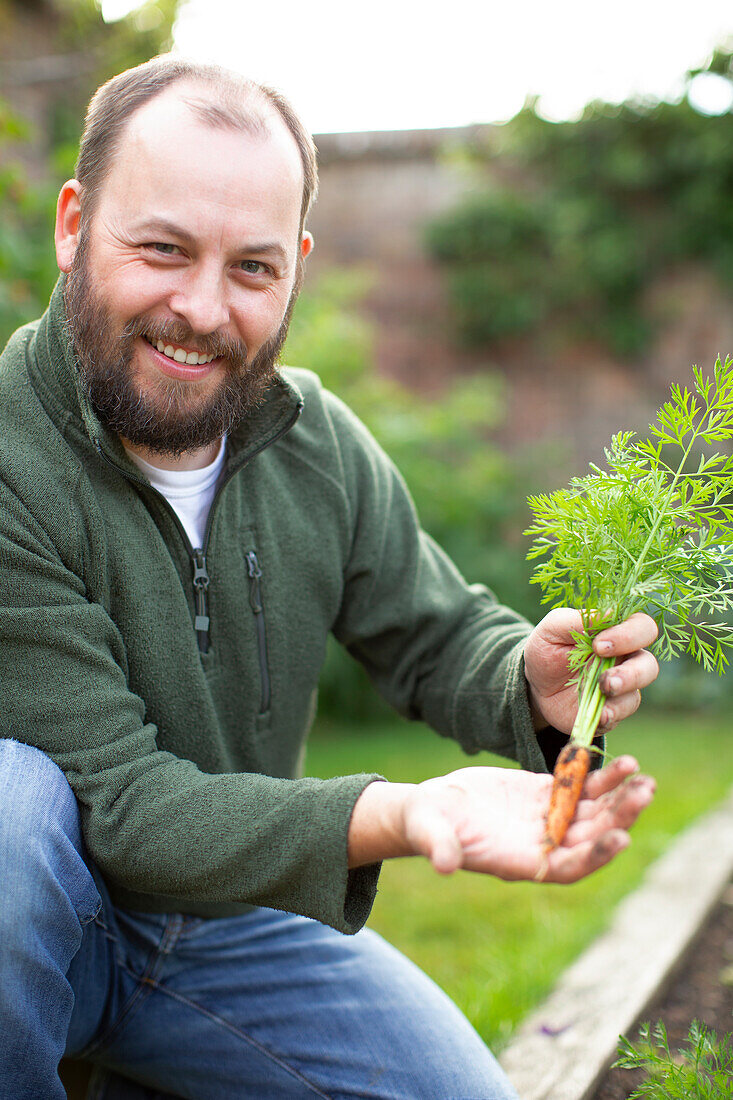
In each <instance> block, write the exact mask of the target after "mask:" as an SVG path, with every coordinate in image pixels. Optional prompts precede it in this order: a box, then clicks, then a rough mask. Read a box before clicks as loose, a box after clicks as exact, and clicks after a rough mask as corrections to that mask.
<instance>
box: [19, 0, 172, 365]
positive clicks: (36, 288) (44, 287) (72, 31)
mask: <svg viewBox="0 0 733 1100" xmlns="http://www.w3.org/2000/svg"><path fill="white" fill-rule="evenodd" d="M179 4H180V0H148V2H147V3H144V4H141V5H140V7H139V8H138V9H136V10H135V11H133V12H131V13H130V15H128V16H126V17H125V18H124V19H120V20H117V21H116V22H115V23H111V24H107V23H105V22H104V21H103V19H102V16H101V11H100V0H64V3H63V4H59V5H58V6H57V8H56V10H55V13H54V19H53V21H52V22H50V21H49V22H47V26H48V29H49V30H50V28H51V27H52V28H53V32H54V38H53V39H52V41H51V44H50V48H51V49H52V51H54V52H56V53H58V54H64V53H73V52H74V51H76V50H78V49H79V43H80V42H82V43H83V44H84V51H85V56H86V57H89V58H92V59H93V62H94V63H93V64H92V65H91V67H90V68H89V70H87V69H86V68H85V70H84V73H83V74H80V76H79V77H78V78H76V79H74V80H73V81H70V82H69V86H68V94H66V95H64V96H58V95H54V96H49V101H48V103H46V104H45V113H46V125H45V127H44V129H45V131H46V132H44V133H43V134H38V133H36V132H34V130H33V128H32V127H31V126H30V124H29V123H28V122H27V121H26V120H25V119H24V118H23V117H22V116H21V115H20V114H19V112H18V110H17V108H16V107H15V106H14V105H13V104H12V103H11V102H9V101H3V100H0V347H2V346H3V345H4V344H5V342H6V340H7V339H8V337H9V336H10V334H11V333H12V332H13V331H14V329H16V328H17V327H18V326H19V325H21V324H24V323H25V322H26V321H29V320H31V319H33V318H35V317H37V316H39V314H41V313H42V312H43V311H44V309H45V308H46V305H47V304H48V297H49V294H50V292H51V290H52V288H53V285H54V283H55V281H56V279H57V278H58V269H57V267H56V258H55V253H54V248H53V224H54V213H55V208H56V197H57V194H58V189H59V186H60V184H61V183H62V182H63V181H64V180H65V179H68V178H69V177H70V176H72V175H73V171H74V163H75V161H76V154H77V145H78V139H79V135H80V133H81V128H82V124H83V121H84V112H85V109H86V104H87V100H88V99H89V97H90V96H91V94H92V92H93V91H94V89H95V87H97V85H98V84H100V83H102V82H103V81H105V80H107V79H109V77H111V76H113V75H114V74H115V73H117V72H121V71H122V70H123V69H126V68H129V67H131V66H133V65H138V64H140V62H142V61H146V60H147V59H148V58H150V57H152V56H154V55H155V54H157V53H159V52H161V51H163V50H165V49H168V48H169V47H170V44H171V35H172V28H173V23H174V20H175V16H176V13H177V10H178V7H179ZM0 14H1V15H2V16H3V20H4V23H3V25H4V26H10V25H11V22H10V21H11V18H12V6H11V5H8V3H7V0H0ZM38 17H39V19H46V20H47V21H48V14H47V13H44V12H43V10H42V7H39V16H38ZM11 41H12V39H11ZM30 142H33V143H34V144H39V145H41V146H42V147H43V148H44V149H45V150H46V157H45V160H46V164H45V172H44V173H43V177H42V178H41V179H39V180H33V181H32V180H31V179H30V178H29V176H28V172H27V171H26V168H25V167H24V163H23V152H24V145H26V144H27V143H30Z"/></svg>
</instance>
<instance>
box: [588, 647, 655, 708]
mask: <svg viewBox="0 0 733 1100" xmlns="http://www.w3.org/2000/svg"><path fill="white" fill-rule="evenodd" d="M658 673H659V664H658V663H657V659H656V657H655V656H654V654H653V653H650V652H649V650H648V649H641V650H638V651H637V652H636V653H633V654H631V655H630V656H629V657H625V658H623V659H622V660H621V662H620V663H619V664H617V665H614V666H613V668H609V669H607V670H606V671H605V672H604V673H603V675H602V676H601V678H600V681H599V683H600V688H601V691H602V692H603V694H604V695H606V696H607V697H609V698H614V697H615V696H617V695H625V694H626V693H627V692H630V691H640V690H641V689H642V688H645V687H648V686H649V684H651V683H652V682H653V681H654V680H656V678H657V675H658Z"/></svg>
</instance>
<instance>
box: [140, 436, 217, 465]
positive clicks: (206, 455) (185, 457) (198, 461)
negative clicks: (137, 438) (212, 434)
mask: <svg viewBox="0 0 733 1100" xmlns="http://www.w3.org/2000/svg"><path fill="white" fill-rule="evenodd" d="M120 438H121V439H122V444H123V446H124V447H126V449H127V450H128V451H132V453H133V454H135V455H137V456H138V457H139V458H142V460H143V461H144V462H149V463H150V465H151V466H157V468H158V469H159V470H181V471H184V470H203V468H204V466H210V465H211V463H212V462H213V461H214V459H215V458H216V456H217V455H218V453H219V448H220V447H221V440H220V439H217V440H215V441H214V442H213V443H210V444H209V446H208V447H201V448H200V449H199V450H197V451H184V453H183V454H182V455H170V454H161V453H160V452H158V451H153V450H151V449H150V448H149V447H139V446H138V445H137V444H136V443H130V441H129V440H128V439H124V438H123V437H122V436H120Z"/></svg>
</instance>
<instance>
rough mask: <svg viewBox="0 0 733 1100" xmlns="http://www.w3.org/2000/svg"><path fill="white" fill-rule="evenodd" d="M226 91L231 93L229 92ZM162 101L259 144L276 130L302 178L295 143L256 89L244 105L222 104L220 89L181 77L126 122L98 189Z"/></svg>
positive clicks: (212, 126)
mask: <svg viewBox="0 0 733 1100" xmlns="http://www.w3.org/2000/svg"><path fill="white" fill-rule="evenodd" d="M227 90H228V91H230V92H231V91H232V89H230V88H228V89H227ZM165 99H172V100H176V101H178V102H179V103H180V104H182V105H183V106H184V107H185V108H186V109H187V110H188V111H189V112H190V113H191V115H192V116H193V118H194V119H196V121H197V122H199V123H201V125H203V126H205V127H207V128H209V129H212V130H219V131H224V132H228V133H232V134H247V135H248V136H250V137H252V138H255V139H259V140H262V141H264V140H266V139H267V138H268V137H270V136H272V135H273V132H274V131H275V130H279V131H280V132H281V133H283V134H285V135H287V137H288V139H289V140H290V142H291V144H292V147H293V151H294V153H295V155H296V158H297V164H298V167H299V170H300V175H301V179H302V178H303V176H304V167H303V163H302V159H301V156H300V151H299V149H298V143H297V142H296V140H295V137H294V136H293V134H292V132H291V131H290V129H289V128H288V126H287V124H286V122H285V120H284V119H283V118H282V116H281V115H280V113H279V112H278V110H277V109H276V108H275V106H274V105H273V104H272V103H271V102H270V100H269V99H268V98H267V96H266V95H265V94H263V92H262V91H261V90H260V88H259V87H258V86H257V85H255V84H252V85H250V86H249V87H247V100H246V101H244V102H242V101H240V100H239V99H238V98H235V96H234V95H233V94H232V95H231V98H230V99H229V100H228V101H226V102H224V103H222V96H221V88H220V87H217V86H216V85H214V84H213V82H209V81H204V80H200V79H197V78H196V77H182V78H181V79H179V80H177V81H176V82H175V83H172V84H169V85H167V86H166V87H165V88H162V89H161V90H160V91H159V92H158V93H157V95H155V96H152V97H151V98H150V99H149V100H147V101H146V102H145V103H142V104H141V105H140V106H139V107H138V108H137V109H136V110H135V111H133V112H132V113H131V114H130V115H129V116H128V117H127V118H126V119H125V121H124V124H123V125H122V127H121V128H120V131H119V133H118V134H117V137H116V141H115V142H114V146H113V148H112V151H111V156H110V159H109V164H108V166H107V171H106V173H105V175H104V177H103V178H102V179H100V181H99V183H100V185H103V184H104V183H105V182H106V180H107V179H109V176H110V175H111V174H112V173H113V172H114V169H115V162H116V160H117V158H118V157H119V156H120V154H121V153H122V151H123V147H124V144H125V141H126V140H127V139H128V137H129V135H130V131H131V130H132V129H133V127H134V125H135V121H136V120H139V118H140V116H141V115H143V114H144V113H145V112H146V111H147V110H149V109H153V108H154V107H155V106H156V105H158V106H159V105H160V102H161V100H165ZM95 201H96V199H95Z"/></svg>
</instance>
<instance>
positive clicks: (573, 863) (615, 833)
mask: <svg viewBox="0 0 733 1100" xmlns="http://www.w3.org/2000/svg"><path fill="white" fill-rule="evenodd" d="M630 843H631V837H630V836H629V834H628V833H627V832H625V831H624V830H623V829H612V830H611V831H610V832H605V833H602V834H601V835H600V836H598V837H596V838H595V840H588V841H585V842H584V843H581V844H577V845H576V846H575V847H573V848H557V849H555V851H554V852H551V853H550V855H549V858H548V867H547V874H546V876H545V878H544V881H545V882H560V883H570V882H577V881H578V879H581V878H585V877H586V875H590V874H592V873H593V872H594V871H597V870H598V869H599V868H600V867H603V866H605V864H606V863H610V861H611V860H612V859H613V857H614V856H616V855H618V854H619V852H623V850H624V849H625V848H628V846H629V844H630Z"/></svg>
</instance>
